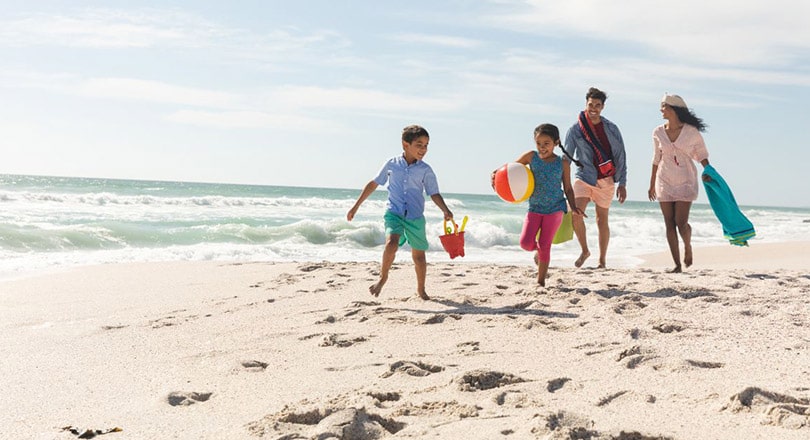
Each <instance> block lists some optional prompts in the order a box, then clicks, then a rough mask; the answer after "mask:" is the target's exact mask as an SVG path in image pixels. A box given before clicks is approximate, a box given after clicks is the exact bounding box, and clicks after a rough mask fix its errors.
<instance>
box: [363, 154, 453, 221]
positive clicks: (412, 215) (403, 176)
mask: <svg viewBox="0 0 810 440" xmlns="http://www.w3.org/2000/svg"><path fill="white" fill-rule="evenodd" d="M374 182H375V183H376V184H377V185H385V183H386V182H388V207H387V208H388V210H389V211H391V212H393V213H394V214H396V215H400V216H402V217H405V218H406V219H409V220H413V219H417V218H420V217H422V216H423V215H424V212H425V196H424V195H423V194H422V192H423V191H424V193H425V194H427V195H429V196H432V195H435V194H439V183H438V182H437V181H436V174H434V173H433V169H432V168H430V165H428V164H427V163H425V162H424V161H421V160H417V161H416V162H414V163H413V164H411V165H408V162H407V161H406V160H405V157H404V156H397V157H394V158H392V159H391V160H389V161H388V162H386V163H385V164H384V165H383V166H382V169H381V170H380V172H379V173H378V174H377V177H375V178H374Z"/></svg>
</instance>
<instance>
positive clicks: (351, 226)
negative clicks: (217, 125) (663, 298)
mask: <svg viewBox="0 0 810 440" xmlns="http://www.w3.org/2000/svg"><path fill="white" fill-rule="evenodd" d="M359 193H360V189H359V188H358V189H335V188H300V187H284V186H260V185H233V184H216V183H189V182H163V181H140V180H115V179H95V178H66V177H42V176H15V175H0V276H8V275H13V274H17V273H23V272H29V271H37V270H43V269H49V268H59V267H68V266H74V265H81V264H98V263H114V262H126V261H167V260H260V261H321V260H327V261H377V260H379V258H380V255H381V253H382V245H383V243H384V238H385V237H384V230H383V227H382V215H383V213H384V210H385V201H386V197H387V193H386V191H385V190H384V189H379V190H378V191H376V192H375V193H374V194H373V195H372V196H371V197H370V198H369V200H367V201H366V202H365V203H364V204H363V206H362V207H361V209H360V211H359V213H358V215H357V217H356V218H355V219H354V221H352V222H348V221H346V212H347V211H348V209H349V208H350V207H351V206H352V204H353V203H354V201H355V199H356V197H357V196H358V195H359ZM443 196H444V198H445V200H446V201H447V203H448V205H449V206H450V208H451V209H452V210H453V212H454V214H455V216H456V218H457V219H458V220H460V219H461V218H462V217H463V216H464V215H467V216H469V218H470V220H469V223H468V224H467V230H466V231H465V242H466V243H465V249H466V256H465V257H464V258H461V259H459V258H457V259H455V260H453V261H454V262H458V263H460V264H463V263H465V262H492V263H505V264H531V256H530V255H529V254H528V253H527V252H524V251H522V250H521V249H519V247H518V246H517V239H518V235H519V233H520V228H521V226H522V221H523V217H524V214H525V210H526V206H525V205H512V204H509V203H506V202H503V201H501V200H500V199H498V198H497V197H496V196H495V195H489V194H486V195H474V194H443ZM743 211H744V212H745V214H746V215H747V216H748V217H749V219H751V221H752V222H753V223H754V225H755V227H756V229H757V233H758V236H757V238H756V239H755V240H754V241H752V245H756V243H757V242H758V241H759V242H780V241H790V240H795V239H800V240H808V241H810V209H801V208H775V207H743ZM425 214H426V218H427V223H428V226H427V227H428V236H429V240H430V245H431V249H430V251H429V252H428V259H429V261H450V260H449V258H448V256H447V254H446V253H445V252H444V251H443V249H442V248H441V244H440V241H439V238H438V236H439V235H440V234H441V230H442V217H441V212H440V211H439V210H438V208H436V207H435V205H433V204H432V202H430V201H428V202H427V204H426V213H425ZM588 215H589V216H590V218H589V219H587V220H586V222H587V223H586V224H587V225H588V235H589V241H590V243H591V246H592V248H596V227H595V224H594V216H595V214H594V212H593V207H592V206H591V207H590V208H589V211H588ZM610 215H611V218H610V224H611V231H612V238H611V245H610V253H609V257H608V258H609V264H610V265H612V266H632V265H634V264H637V263H638V262H639V261H640V260H639V259H638V256H639V255H641V254H644V253H649V252H657V251H665V250H666V241H665V239H664V226H663V221H662V219H661V214H660V211H659V208H658V205H657V204H656V203H650V202H638V201H636V202H632V201H630V202H626V203H625V204H623V205H620V204H618V203H614V205H613V207H612V208H611V211H610ZM690 223H691V225H692V227H693V236H694V238H693V240H694V242H695V244H696V245H698V246H700V245H723V244H725V243H726V241H725V240H724V239H723V237H722V229H721V227H720V224H719V223H718V222H717V220H716V219H715V217H714V215H713V213H712V212H711V209H710V208H709V206H708V205H701V204H696V205H695V206H694V207H693V209H692V212H691V218H690ZM592 252H593V251H592ZM578 254H579V247H578V246H577V245H576V244H575V243H574V242H568V243H564V244H561V245H556V246H555V247H554V249H553V250H552V265H569V264H570V261H573V259H575V258H576V256H577V255H578ZM409 258H410V257H409V253H407V252H400V253H399V254H398V259H399V260H400V261H407V260H409ZM569 260H570V261H569Z"/></svg>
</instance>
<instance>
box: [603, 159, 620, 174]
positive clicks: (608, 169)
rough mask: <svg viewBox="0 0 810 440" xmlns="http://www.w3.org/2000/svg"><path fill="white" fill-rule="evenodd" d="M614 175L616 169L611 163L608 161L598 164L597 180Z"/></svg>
mask: <svg viewBox="0 0 810 440" xmlns="http://www.w3.org/2000/svg"><path fill="white" fill-rule="evenodd" d="M614 174H616V167H615V166H613V161H612V160H610V159H608V160H606V161H604V162H602V163H600V164H599V178H605V177H610V176H612V175H614Z"/></svg>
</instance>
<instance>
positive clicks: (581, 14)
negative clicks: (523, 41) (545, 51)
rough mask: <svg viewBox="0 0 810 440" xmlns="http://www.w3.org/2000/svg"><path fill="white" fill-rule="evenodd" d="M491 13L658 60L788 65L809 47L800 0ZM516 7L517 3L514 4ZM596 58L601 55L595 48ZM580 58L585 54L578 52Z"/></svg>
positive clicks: (565, 5) (537, 1) (552, 5)
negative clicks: (638, 49)
mask: <svg viewBox="0 0 810 440" xmlns="http://www.w3.org/2000/svg"><path fill="white" fill-rule="evenodd" d="M516 3H517V4H519V5H520V6H522V7H521V8H519V9H520V10H519V11H514V12H510V13H507V14H504V15H500V16H498V15H496V16H493V17H492V23H494V24H496V25H498V26H499V27H503V28H508V29H510V30H521V31H523V32H530V33H537V34H544V35H554V36H557V37H574V38H579V39H586V40H587V39H591V40H593V41H595V42H598V41H620V42H625V43H632V44H634V45H639V46H646V47H648V48H649V49H651V50H652V51H654V52H655V53H656V54H657V56H658V57H659V58H663V59H666V58H677V59H679V60H685V61H690V60H691V61H694V62H710V63H716V64H742V65H785V64H789V63H791V62H792V61H794V60H796V59H800V58H805V57H806V54H807V51H808V49H810V26H807V23H806V17H807V16H808V15H810V3H808V2H799V1H795V0H771V1H768V2H762V1H754V2H740V1H736V0H715V1H711V2H708V1H705V0H681V1H679V2H675V3H661V2H651V1H648V0H624V1H622V2H620V3H619V2H597V1H591V0H567V1H565V2H549V1H543V0H527V1H521V2H516ZM513 5H514V4H513ZM592 55H593V56H598V48H596V47H595V50H594V53H593V54H592ZM577 56H578V57H581V56H583V54H577Z"/></svg>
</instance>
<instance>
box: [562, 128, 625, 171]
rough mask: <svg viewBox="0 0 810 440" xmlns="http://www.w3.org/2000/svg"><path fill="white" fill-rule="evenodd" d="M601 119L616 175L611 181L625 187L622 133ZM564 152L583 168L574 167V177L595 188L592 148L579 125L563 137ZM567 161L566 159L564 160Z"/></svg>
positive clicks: (570, 129)
mask: <svg viewBox="0 0 810 440" xmlns="http://www.w3.org/2000/svg"><path fill="white" fill-rule="evenodd" d="M601 119H602V124H604V127H605V134H606V135H607V138H608V141H609V142H610V151H611V153H613V165H615V166H616V174H615V175H614V176H613V180H614V181H616V183H618V184H619V186H626V185H627V161H626V159H625V152H624V141H623V140H622V133H621V132H620V131H619V127H617V126H616V124H614V123H612V122H610V121H608V120H607V119H605V118H601ZM564 147H565V151H567V152H568V154H570V155H571V157H573V158H574V159H576V160H578V161H579V162H580V163H581V164H582V165H583V166H581V167H579V166H576V165H574V168H576V171H575V173H574V176H575V177H576V178H577V179H579V180H582V181H583V182H585V183H587V184H588V185H591V186H596V179H597V174H596V166H595V165H594V164H593V147H591V144H589V143H588V141H586V140H585V137H584V136H583V135H582V130H580V128H579V124H578V123H576V124H574V125H572V126H571V128H569V129H568V133H567V134H566V135H565V145H564ZM566 159H567V158H566Z"/></svg>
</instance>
